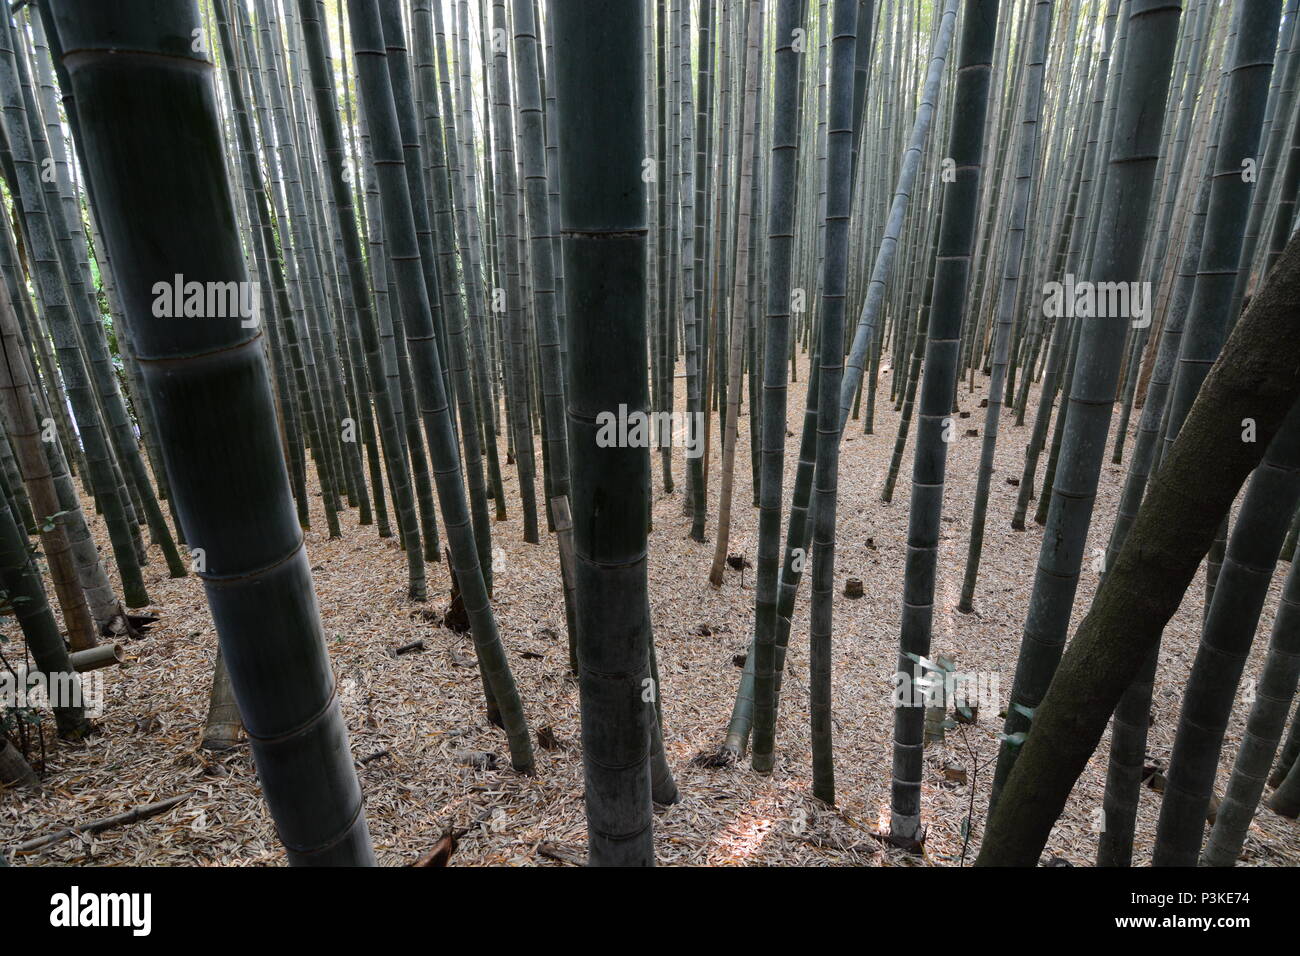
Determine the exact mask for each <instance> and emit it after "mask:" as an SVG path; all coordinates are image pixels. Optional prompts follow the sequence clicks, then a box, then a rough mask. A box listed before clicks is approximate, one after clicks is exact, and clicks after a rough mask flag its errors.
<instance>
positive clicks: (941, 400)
mask: <svg viewBox="0 0 1300 956" xmlns="http://www.w3.org/2000/svg"><path fill="white" fill-rule="evenodd" d="M964 9H965V14H964V16H963V21H962V36H961V45H960V51H959V54H958V60H957V89H956V94H955V99H954V101H953V110H954V122H953V126H952V136H951V138H950V140H949V143H948V156H949V158H951V159H952V161H953V163H954V169H955V178H954V180H953V181H952V182H950V183H946V184H945V186H944V190H943V211H942V217H943V219H942V222H943V225H942V229H941V231H940V233H939V237H938V257H939V258H938V263H937V265H936V268H935V277H934V299H933V303H932V306H931V312H930V329H929V333H930V334H929V338H928V341H927V343H926V355H925V372H924V377H923V379H922V384H921V402H920V417H919V421H918V423H917V438H916V457H915V460H914V462H913V467H912V500H911V508H910V518H909V522H908V532H907V567H906V571H905V574H904V579H903V623H902V632H901V634H900V637H899V653H898V666H897V669H896V670H897V672H898V673H900V674H902V675H903V677H902V679H901V680H902V683H903V685H904V686H905V687H906V688H911V687H912V686H913V679H912V676H911V670H912V658H910V657H909V655H913V654H914V655H917V656H920V657H925V656H927V655H928V654H929V653H930V629H931V623H932V622H931V618H932V615H933V613H934V580H935V567H936V565H937V562H938V545H939V526H940V518H941V517H942V513H943V482H944V470H945V465H946V463H947V457H948V441H947V436H948V433H950V432H951V430H952V420H951V418H950V417H949V416H950V414H951V412H952V403H953V396H954V393H955V390H956V384H957V382H956V376H957V362H958V358H959V355H958V353H959V351H960V347H961V327H962V319H963V317H964V314H965V310H966V291H967V283H968V279H969V271H970V257H971V249H972V244H973V242H974V234H975V226H976V215H977V206H978V200H979V182H980V162H981V158H982V155H981V154H982V152H983V147H984V116H985V111H986V110H987V107H988V98H989V72H990V69H991V65H992V61H993V47H994V38H995V36H996V33H997V21H998V2H997V0H967V2H966V3H965V5H964ZM835 347H837V346H836V344H835V343H823V348H824V349H825V348H835ZM912 697H913V695H908V697H907V698H906V699H907V701H909V702H911V701H912ZM924 720H925V709H924V707H923V706H920V705H919V704H915V705H914V704H911V703H909V704H908V705H905V706H900V707H897V708H896V709H895V711H894V768H893V787H892V796H891V814H890V824H889V828H890V835H891V837H892V838H893V839H894V840H896V841H899V842H902V843H906V844H912V843H914V842H915V841H916V840H917V839H918V835H919V833H920V829H921V773H922V758H923V754H924V751H923V743H922V731H923V723H924Z"/></svg>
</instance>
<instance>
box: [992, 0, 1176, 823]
mask: <svg viewBox="0 0 1300 956" xmlns="http://www.w3.org/2000/svg"><path fill="white" fill-rule="evenodd" d="M1180 12H1181V8H1180V6H1179V4H1177V3H1170V2H1168V0H1130V7H1129V16H1128V21H1127V27H1128V34H1127V37H1128V53H1129V57H1128V60H1127V62H1126V63H1125V65H1124V70H1123V74H1122V77H1121V80H1120V86H1119V88H1118V89H1117V90H1116V91H1115V98H1116V100H1117V101H1118V108H1117V112H1116V118H1115V123H1114V128H1113V134H1112V135H1113V147H1112V150H1111V153H1110V162H1109V171H1108V173H1107V175H1106V179H1105V183H1104V187H1103V189H1104V195H1103V198H1102V201H1101V207H1100V221H1099V224H1098V230H1097V235H1098V237H1099V238H1098V241H1097V245H1096V249H1095V252H1094V255H1093V259H1092V263H1091V266H1090V268H1089V269H1088V271H1087V272H1086V273H1085V274H1086V275H1087V277H1088V280H1089V281H1091V282H1093V283H1096V284H1098V285H1097V286H1094V287H1093V288H1097V287H1098V286H1100V284H1102V283H1129V282H1132V281H1134V280H1135V279H1137V278H1139V276H1138V274H1137V270H1138V268H1139V263H1140V259H1141V249H1142V242H1143V238H1144V233H1145V225H1146V210H1147V203H1149V202H1150V199H1151V195H1152V191H1153V185H1154V178H1155V164H1156V154H1157V152H1158V149H1159V139H1160V123H1159V122H1158V120H1159V119H1160V117H1162V116H1163V115H1164V109H1165V98H1166V94H1167V92H1168V89H1169V79H1170V68H1171V66H1172V64H1173V58H1174V47H1175V43H1176V40H1177V35H1178V20H1179V15H1180ZM1063 294H1064V293H1063ZM1099 311H1103V312H1104V311H1108V310H1105V309H1102V310H1099ZM1120 312H1121V314H1118V315H1095V316H1091V317H1080V318H1079V319H1077V320H1076V322H1077V323H1078V324H1079V345H1078V355H1077V357H1076V359H1075V362H1074V366H1073V368H1074V375H1073V379H1072V381H1071V387H1070V392H1069V401H1068V403H1067V405H1066V407H1065V408H1063V409H1062V414H1063V415H1065V416H1066V419H1065V427H1064V434H1063V438H1062V443H1061V452H1060V458H1059V461H1058V464H1057V469H1056V473H1055V477H1054V480H1053V484H1052V490H1051V496H1052V497H1051V504H1050V506H1049V509H1048V513H1047V522H1046V528H1045V530H1044V533H1043V540H1042V546H1041V548H1040V551H1039V557H1038V568H1037V571H1036V573H1035V576H1034V590H1033V594H1032V595H1031V597H1030V602H1029V611H1028V614H1027V617H1026V620H1025V629H1024V635H1023V639H1022V643H1021V650H1020V657H1019V660H1018V661H1017V664H1016V676H1015V680H1014V682H1013V684H1012V690H1011V705H1010V707H1009V708H1008V710H1007V718H1006V722H1005V725H1004V737H1003V742H1002V747H1001V750H1000V753H999V757H998V766H997V769H996V771H995V775H994V784H993V792H992V795H991V797H992V800H994V801H996V799H997V797H998V792H999V791H1000V789H1001V786H1002V784H1003V783H1005V781H1006V779H1007V775H1008V774H1009V773H1010V772H1011V768H1012V766H1013V765H1014V764H1015V761H1016V756H1017V754H1018V752H1019V749H1020V745H1021V742H1022V741H1023V739H1024V735H1025V734H1026V733H1027V732H1029V731H1030V721H1031V719H1032V714H1033V712H1034V708H1036V707H1037V706H1038V704H1039V703H1040V702H1041V701H1042V699H1043V695H1044V694H1045V693H1046V692H1047V687H1048V684H1049V683H1051V680H1052V675H1053V673H1054V672H1055V670H1056V665H1057V663H1058V662H1059V661H1060V659H1061V652H1062V649H1063V648H1064V646H1065V639H1066V636H1067V634H1068V632H1069V627H1070V610H1071V608H1072V607H1073V604H1074V596H1075V591H1076V589H1077V588H1078V583H1079V573H1080V569H1081V567H1082V564H1083V554H1084V546H1085V541H1086V537H1087V531H1088V525H1089V523H1090V522H1091V520H1092V510H1093V504H1094V502H1095V501H1096V496H1097V485H1098V481H1099V478H1100V474H1101V465H1102V458H1103V457H1104V453H1105V444H1106V432H1107V429H1108V427H1109V425H1110V415H1111V409H1112V407H1113V405H1114V402H1115V389H1116V383H1117V381H1118V377H1119V367H1120V363H1121V362H1122V360H1123V356H1124V339H1125V333H1126V326H1127V325H1128V323H1129V319H1130V318H1131V316H1130V315H1129V314H1128V313H1126V312H1123V310H1120ZM1046 493H1047V492H1046V489H1044V494H1046Z"/></svg>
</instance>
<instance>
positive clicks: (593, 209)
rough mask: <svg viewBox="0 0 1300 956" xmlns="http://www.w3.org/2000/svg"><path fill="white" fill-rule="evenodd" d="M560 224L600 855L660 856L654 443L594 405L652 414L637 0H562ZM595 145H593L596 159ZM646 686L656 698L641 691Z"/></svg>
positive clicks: (590, 780) (582, 635) (592, 843)
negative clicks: (611, 437) (629, 443)
mask: <svg viewBox="0 0 1300 956" xmlns="http://www.w3.org/2000/svg"><path fill="white" fill-rule="evenodd" d="M551 15H552V16H553V17H554V18H555V39H556V44H557V46H558V47H559V48H560V49H561V50H563V51H565V55H564V56H562V57H561V58H560V59H559V60H558V61H557V63H556V84H557V87H558V89H557V91H556V94H557V97H556V98H557V104H558V107H559V110H560V115H559V124H558V125H559V133H560V144H559V145H560V176H561V180H562V182H563V183H564V190H563V193H562V194H561V197H560V229H561V234H562V236H563V240H564V256H565V262H564V275H565V284H566V288H565V292H566V297H567V302H566V308H565V314H566V315H567V317H568V318H567V321H568V326H569V328H568V340H569V353H568V354H569V376H570V377H569V417H568V421H569V437H570V439H571V444H570V454H571V456H572V468H573V511H574V515H573V517H574V542H575V545H576V551H577V567H576V570H577V574H576V579H575V582H574V583H575V588H576V593H577V597H578V602H577V618H578V637H579V640H578V662H579V690H580V693H581V703H582V756H583V766H584V769H585V777H586V781H587V788H586V794H587V796H586V801H587V839H588V855H589V856H588V859H589V862H590V863H591V864H592V865H597V866H609V865H624V866H627V865H634V866H650V865H653V863H654V845H653V816H652V814H651V800H650V772H649V760H648V757H649V747H650V739H651V735H650V724H651V723H652V722H653V721H654V719H655V716H654V710H653V701H654V699H655V696H656V694H657V688H656V687H655V685H654V682H653V679H652V678H651V677H650V676H649V673H650V670H649V659H648V649H649V640H648V635H647V634H646V629H647V627H648V623H649V621H648V616H647V615H646V614H645V608H646V603H645V593H646V518H647V515H646V509H647V506H648V502H649V495H648V486H649V484H650V454H649V451H648V449H646V448H643V447H640V448H635V447H604V448H601V447H598V446H597V442H596V436H597V431H598V427H599V426H598V425H597V419H598V417H600V416H601V414H602V413H606V414H610V413H612V412H613V410H615V409H617V408H618V407H619V405H626V406H627V408H628V411H629V412H632V411H634V410H635V411H640V412H642V413H644V412H645V411H646V410H647V408H648V402H649V395H648V383H647V371H646V363H645V361H644V358H645V342H646V328H645V272H646V256H645V244H646V202H645V184H644V183H643V182H642V181H641V158H642V152H643V149H644V123H645V112H644V110H643V109H641V108H640V103H641V102H642V100H641V98H642V96H643V95H644V81H643V78H642V75H641V65H642V56H643V50H642V44H643V30H642V19H641V18H642V16H643V15H644V12H643V8H642V5H641V4H640V3H637V4H633V5H631V6H628V5H626V4H618V3H613V2H608V0H601V2H596V3H592V4H585V5H581V6H580V5H578V4H557V5H556V7H555V8H554V9H553V10H552V11H551ZM598 158H599V159H598ZM647 692H648V693H649V696H647Z"/></svg>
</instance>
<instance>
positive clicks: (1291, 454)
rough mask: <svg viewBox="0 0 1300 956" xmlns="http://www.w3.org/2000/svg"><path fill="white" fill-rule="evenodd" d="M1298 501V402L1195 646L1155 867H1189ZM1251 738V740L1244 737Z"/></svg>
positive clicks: (1262, 472) (1272, 451) (1259, 480)
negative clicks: (1239, 691) (1238, 693)
mask: <svg viewBox="0 0 1300 956" xmlns="http://www.w3.org/2000/svg"><path fill="white" fill-rule="evenodd" d="M1297 503H1300V405H1298V406H1296V407H1294V408H1292V409H1291V413H1290V414H1289V415H1288V416H1287V418H1286V420H1285V421H1284V422H1283V424H1282V427H1281V429H1280V430H1279V431H1278V433H1277V435H1275V436H1274V438H1273V440H1272V441H1271V442H1270V443H1269V446H1268V449H1267V450H1266V451H1265V452H1264V459H1263V461H1261V462H1260V465H1259V467H1258V468H1257V469H1255V473H1254V475H1252V476H1251V479H1250V484H1249V485H1248V486H1247V489H1246V495H1245V498H1244V500H1243V501H1242V503H1241V508H1240V510H1239V512H1238V514H1237V520H1236V523H1235V524H1234V526H1233V529H1232V537H1231V539H1230V540H1229V542H1228V547H1227V551H1226V553H1225V555H1224V562H1223V569H1222V570H1221V571H1220V573H1219V580H1218V583H1217V584H1216V586H1215V589H1214V599H1213V601H1212V602H1211V604H1210V609H1209V612H1208V614H1207V615H1206V618H1205V627H1204V628H1203V630H1202V633H1201V644H1200V647H1199V648H1198V649H1197V652H1196V659H1195V660H1194V661H1193V663H1192V672H1191V675H1190V676H1189V677H1188V679H1187V684H1186V690H1185V691H1184V693H1183V703H1182V709H1181V711H1180V713H1179V715H1178V732H1177V735H1176V736H1175V738H1174V747H1173V752H1172V754H1171V756H1170V759H1169V770H1168V773H1166V775H1165V777H1166V781H1165V794H1164V798H1163V799H1162V800H1161V802H1160V818H1159V821H1158V823H1157V826H1156V845H1155V852H1154V854H1153V856H1152V865H1154V866H1195V865H1196V860H1197V858H1198V857H1199V855H1200V852H1201V840H1202V838H1203V836H1204V832H1205V819H1206V813H1207V811H1208V810H1209V806H1210V798H1211V795H1212V791H1213V787H1214V779H1215V773H1216V772H1217V770H1218V768H1219V753H1220V750H1221V749H1222V746H1223V737H1224V734H1225V733H1226V732H1227V727H1228V720H1229V718H1230V717H1231V716H1232V707H1233V704H1234V703H1235V701H1236V696H1237V684H1238V682H1239V681H1240V680H1241V676H1242V672H1243V671H1244V670H1245V667H1246V657H1247V655H1249V653H1250V647H1251V644H1252V643H1253V642H1254V638H1255V628H1256V626H1257V625H1258V623H1259V617H1260V614H1261V613H1262V612H1263V609H1264V600H1265V598H1267V596H1268V587H1269V583H1270V581H1271V580H1272V577H1273V571H1274V569H1275V568H1276V567H1277V560H1278V554H1279V552H1280V551H1281V550H1282V540H1283V538H1284V537H1285V535H1286V531H1287V518H1288V517H1289V516H1290V515H1291V514H1292V513H1293V512H1294V511H1295V507H1296V505H1297ZM1247 739H1249V738H1247Z"/></svg>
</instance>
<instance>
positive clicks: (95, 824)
mask: <svg viewBox="0 0 1300 956" xmlns="http://www.w3.org/2000/svg"><path fill="white" fill-rule="evenodd" d="M191 796H193V791H190V792H188V793H182V794H179V795H178V796H175V797H168V798H167V799H166V800H159V801H158V802H157V803H147V804H145V805H144V806H141V807H135V808H133V809H131V810H127V811H126V812H125V813H116V814H114V815H113V816H111V817H103V818H101V819H99V820H91V821H90V822H89V823H79V824H77V825H76V826H72V827H68V828H67V829H64V830H59V831H57V832H55V833H48V834H46V835H45V836H39V837H33V838H32V839H30V840H27V841H25V842H23V843H20V844H18V846H16V847H15V848H14V851H13V852H14V855H15V856H17V855H18V854H20V853H32V852H34V851H35V850H40V849H43V848H44V847H47V846H52V845H53V844H55V843H61V842H62V841H64V840H66V839H68V838H69V837H72V836H77V835H78V834H82V833H102V832H103V831H105V830H111V829H112V828H113V827H119V826H122V825H124V824H127V823H136V822H137V821H139V820H147V819H149V818H150V817H156V816H158V815H159V814H160V813H166V812H167V811H168V810H170V809H171V808H172V807H174V806H176V805H177V804H179V803H183V802H184V801H186V800H188V799H189V798H190V797H191Z"/></svg>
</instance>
